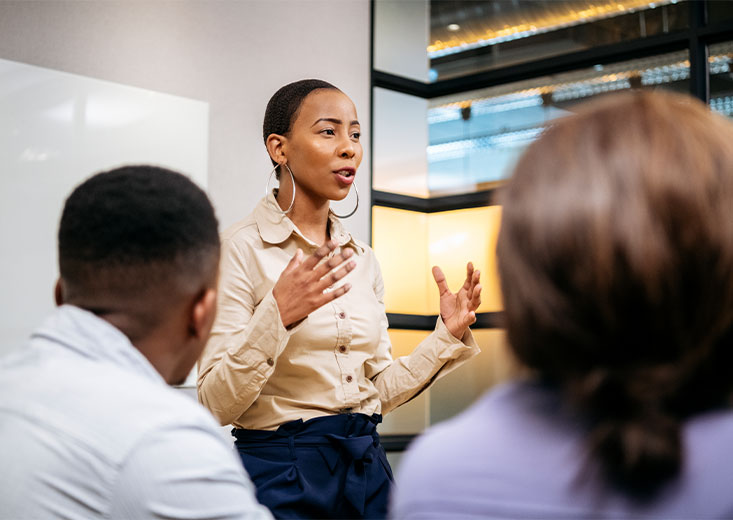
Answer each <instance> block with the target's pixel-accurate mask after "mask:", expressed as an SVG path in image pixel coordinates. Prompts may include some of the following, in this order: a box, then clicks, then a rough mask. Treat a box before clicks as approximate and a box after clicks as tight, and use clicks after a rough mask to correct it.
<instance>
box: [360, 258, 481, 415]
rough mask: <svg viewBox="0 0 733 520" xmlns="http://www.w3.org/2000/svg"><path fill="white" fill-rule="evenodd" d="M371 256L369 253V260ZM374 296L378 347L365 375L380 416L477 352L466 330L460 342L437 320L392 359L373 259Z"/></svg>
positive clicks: (381, 287) (379, 275)
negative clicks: (379, 313)
mask: <svg viewBox="0 0 733 520" xmlns="http://www.w3.org/2000/svg"><path fill="white" fill-rule="evenodd" d="M373 255H374V254H373V253H372V256H373ZM373 265H374V269H373V272H374V274H373V276H374V294H375V295H376V297H377V301H378V302H379V305H380V306H381V308H382V311H383V312H382V319H381V323H380V336H379V345H378V347H377V351H376V353H375V355H374V357H373V358H372V359H371V360H369V361H368V362H367V366H366V375H367V377H368V378H369V379H371V380H372V382H373V383H374V385H375V386H376V387H377V391H378V392H379V399H380V401H381V404H382V414H386V413H388V412H390V411H392V410H394V409H395V408H397V407H398V406H400V405H402V404H404V403H406V402H407V401H409V400H410V399H412V398H414V397H416V396H417V395H418V394H420V392H422V391H423V390H425V389H426V388H428V387H429V386H430V385H431V384H432V383H433V382H434V381H436V380H437V379H438V378H440V377H443V376H444V375H446V374H448V373H450V372H452V371H453V370H455V369H456V368H458V367H459V366H461V365H462V364H463V363H465V362H466V361H467V360H469V359H470V358H472V357H473V356H476V355H477V354H479V353H480V352H481V349H480V348H479V346H478V344H477V343H476V341H475V340H474V338H473V334H471V330H470V329H467V330H466V333H465V334H464V335H463V337H462V338H461V339H458V338H456V337H455V336H453V334H451V333H450V331H449V330H448V329H447V328H446V326H445V325H444V324H443V319H442V318H441V317H440V316H438V321H437V323H436V324H435V330H434V331H433V332H432V333H431V334H430V335H429V336H428V337H427V338H425V339H424V340H423V341H421V342H420V343H419V344H418V345H417V347H415V349H414V350H413V351H412V353H410V354H409V355H407V356H402V357H399V358H397V359H395V360H393V359H392V354H391V352H392V344H391V342H390V339H389V333H388V332H387V328H388V322H387V314H386V312H384V281H383V280H382V273H381V270H380V268H379V263H378V262H377V260H376V257H374V256H373Z"/></svg>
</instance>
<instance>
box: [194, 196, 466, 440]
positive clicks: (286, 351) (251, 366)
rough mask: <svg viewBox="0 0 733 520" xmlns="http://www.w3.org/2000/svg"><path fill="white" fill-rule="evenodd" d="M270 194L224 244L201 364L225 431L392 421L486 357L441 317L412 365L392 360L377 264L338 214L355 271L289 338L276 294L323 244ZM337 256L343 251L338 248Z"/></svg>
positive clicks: (333, 229) (207, 397) (336, 227)
mask: <svg viewBox="0 0 733 520" xmlns="http://www.w3.org/2000/svg"><path fill="white" fill-rule="evenodd" d="M275 204H276V202H275V198H274V196H273V195H270V196H268V197H266V198H264V199H262V201H260V203H259V204H258V205H257V207H256V208H255V210H254V212H253V213H252V214H251V215H250V216H248V217H247V218H245V219H244V220H242V221H241V222H239V223H237V224H235V225H234V226H232V227H231V228H229V229H228V230H227V231H225V232H224V234H223V236H222V258H221V273H220V283H219V300H218V304H219V309H218V314H217V318H216V322H215V323H214V327H213V330H212V335H211V339H210V340H209V342H208V344H207V346H206V349H205V350H204V353H203V354H202V357H201V359H200V360H199V376H198V396H199V401H200V402H201V403H202V404H203V405H204V406H206V407H207V408H208V409H209V410H211V412H212V413H213V414H214V416H216V417H217V418H218V419H219V421H220V422H221V424H229V423H231V424H233V425H234V426H236V427H238V428H247V429H256V430H274V429H277V428H278V427H279V426H280V425H281V424H283V423H286V422H288V421H292V420H295V419H303V420H304V421H305V420H308V419H312V418H314V417H319V416H323V415H331V414H338V413H344V412H352V413H363V414H367V415H371V414H374V413H382V414H385V413H387V412H389V411H390V410H393V409H394V408H396V407H397V406H399V405H401V404H403V403H405V402H407V401H409V400H410V399H412V398H413V397H415V396H416V395H417V394H418V393H420V392H421V391H422V390H424V389H425V388H427V387H428V386H429V385H430V384H431V383H432V382H433V381H434V380H435V379H436V378H437V377H440V376H442V375H444V374H446V373H448V372H449V371H450V370H452V369H454V368H456V367H457V366H459V365H460V364H462V363H463V362H464V361H466V360H467V359H469V358H471V357H473V356H474V355H476V354H478V353H479V348H478V345H476V342H475V341H474V339H473V336H472V334H471V332H470V331H467V332H466V334H465V335H464V337H463V338H462V340H458V339H456V338H455V337H453V335H452V334H451V333H450V332H449V331H448V329H447V328H446V327H445V325H444V324H443V323H442V320H441V319H440V318H438V323H437V325H436V328H435V331H434V332H433V333H432V334H430V335H429V336H428V337H427V338H426V339H425V340H424V341H422V342H421V343H420V344H419V345H418V346H417V347H416V348H415V349H414V351H413V352H412V353H411V354H410V355H409V356H403V357H400V358H398V359H395V360H393V359H392V356H391V353H390V351H391V345H390V340H389V335H388V333H387V316H386V314H385V310H384V303H383V299H384V298H383V296H384V287H383V283H382V275H381V273H380V269H379V265H378V263H377V259H376V257H375V256H374V252H373V251H372V250H371V248H369V246H367V245H366V244H364V243H362V242H360V241H358V240H356V239H354V238H352V237H351V235H350V234H349V233H348V232H347V231H346V230H345V229H344V228H343V226H342V225H341V222H340V221H339V220H338V218H336V217H335V216H334V215H333V214H331V215H329V221H330V223H329V226H330V235H331V238H332V239H334V240H335V241H336V242H337V243H338V244H339V248H344V247H350V248H352V249H353V250H354V253H355V254H354V256H353V257H352V258H353V259H354V260H355V261H356V268H355V269H354V270H353V271H352V272H351V273H349V274H348V275H347V276H346V277H345V278H344V279H343V280H342V281H341V282H339V283H344V282H345V281H348V282H349V283H351V285H352V287H351V290H350V291H349V292H347V293H346V294H345V295H343V296H341V297H340V298H337V299H336V300H334V301H333V302H331V303H328V304H326V305H324V306H323V307H321V308H319V309H317V310H316V311H314V312H312V313H311V314H310V315H308V317H307V318H306V319H305V320H303V321H302V322H300V323H299V324H298V325H297V326H295V327H292V328H290V329H286V328H285V327H284V326H283V324H282V321H281V320H280V314H279V312H278V308H277V304H276V302H275V299H274V297H273V295H272V287H273V286H274V285H275V282H276V281H277V279H278V278H279V277H280V273H281V272H282V271H283V269H285V266H286V265H287V263H288V262H289V261H290V259H291V258H292V256H293V255H294V254H295V252H296V250H297V249H298V248H301V249H303V252H304V253H306V254H312V253H313V252H314V251H315V250H316V249H317V248H318V244H315V243H313V242H312V241H311V240H309V239H308V238H306V237H305V236H303V235H302V234H301V233H300V231H299V230H298V228H297V227H296V226H295V225H294V224H293V223H292V221H291V220H290V219H289V218H287V217H285V216H282V215H281V214H280V213H278V212H277V211H275V210H274V207H275ZM337 251H338V249H337Z"/></svg>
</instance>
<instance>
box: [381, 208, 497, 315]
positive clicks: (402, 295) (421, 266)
mask: <svg viewBox="0 0 733 520" xmlns="http://www.w3.org/2000/svg"><path fill="white" fill-rule="evenodd" d="M372 210H373V211H372V237H373V239H372V240H373V245H374V252H375V253H376V255H377V259H378V260H379V263H380V265H381V268H382V275H383V277H384V285H385V307H386V309H387V312H393V313H400V314H438V312H439V311H440V300H439V296H438V289H437V286H436V285H435V281H434V280H433V275H432V266H434V265H438V266H440V268H441V269H442V270H443V273H445V276H446V279H447V281H448V286H449V287H450V289H451V290H452V291H457V290H458V289H459V288H460V287H461V285H463V282H464V280H465V278H466V264H467V263H468V262H469V261H471V262H473V264H474V267H475V268H476V269H479V270H481V285H482V287H483V290H482V293H481V299H482V302H481V305H480V307H479V308H478V312H495V311H500V310H501V309H502V302H501V292H500V290H499V277H498V272H497V268H496V239H497V237H498V234H499V225H500V222H501V207H500V206H488V207H482V208H469V209H460V210H454V211H444V212H439V213H420V212H415V211H406V210H401V209H393V208H385V207H381V206H374V207H373V208H372Z"/></svg>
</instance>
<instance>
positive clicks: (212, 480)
mask: <svg viewBox="0 0 733 520" xmlns="http://www.w3.org/2000/svg"><path fill="white" fill-rule="evenodd" d="M216 435H218V432H210V431H205V430H203V429H200V428H196V427H176V426H170V427H167V428H163V429H161V430H158V431H156V432H154V433H151V434H149V435H147V436H145V437H144V438H143V439H142V440H141V441H140V442H139V443H138V445H137V446H136V447H135V448H134V449H133V451H132V453H131V454H130V456H129V457H128V458H127V460H126V461H125V462H124V464H123V465H122V468H121V469H120V473H119V475H118V479H117V481H116V482H115V486H114V488H113V493H112V495H113V496H112V501H111V509H110V514H109V517H110V518H137V519H147V518H157V519H160V518H168V519H173V518H181V519H182V518H185V519H187V520H198V519H201V520H203V519H212V520H213V519H217V520H234V519H251V520H255V519H257V520H265V519H272V515H271V514H270V511H269V510H268V509H267V508H266V507H264V506H262V505H260V504H259V503H258V502H257V499H256V498H255V491H254V486H253V484H252V482H251V481H250V479H249V477H248V476H247V474H246V472H245V471H244V468H243V466H242V464H241V463H240V462H239V461H238V460H236V458H235V457H236V455H235V454H234V451H233V450H232V449H231V448H229V447H228V446H227V445H226V443H225V441H224V439H219V438H216V437H215V436H216Z"/></svg>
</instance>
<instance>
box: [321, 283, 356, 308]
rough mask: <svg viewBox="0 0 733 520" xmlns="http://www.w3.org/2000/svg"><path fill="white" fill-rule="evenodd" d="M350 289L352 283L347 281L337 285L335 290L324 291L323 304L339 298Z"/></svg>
mask: <svg viewBox="0 0 733 520" xmlns="http://www.w3.org/2000/svg"><path fill="white" fill-rule="evenodd" d="M349 289H351V284H350V283H345V284H343V285H342V286H341V287H336V288H335V289H334V290H333V291H328V292H327V293H323V303H322V304H321V305H325V304H327V303H328V302H330V301H333V300H335V299H336V298H339V297H341V296H343V295H344V294H346V293H347V292H349Z"/></svg>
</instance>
